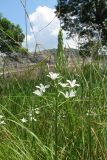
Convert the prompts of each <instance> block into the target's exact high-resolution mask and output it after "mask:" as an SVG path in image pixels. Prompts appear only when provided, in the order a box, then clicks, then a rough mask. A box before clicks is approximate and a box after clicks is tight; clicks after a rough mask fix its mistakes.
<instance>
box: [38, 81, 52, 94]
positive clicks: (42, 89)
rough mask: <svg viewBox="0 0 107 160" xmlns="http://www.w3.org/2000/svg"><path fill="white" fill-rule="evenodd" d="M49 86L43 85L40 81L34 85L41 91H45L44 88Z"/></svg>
mask: <svg viewBox="0 0 107 160" xmlns="http://www.w3.org/2000/svg"><path fill="white" fill-rule="evenodd" d="M49 87H50V85H49V84H48V85H46V86H45V85H43V84H41V83H40V86H36V88H39V89H40V91H41V92H45V89H46V88H49Z"/></svg>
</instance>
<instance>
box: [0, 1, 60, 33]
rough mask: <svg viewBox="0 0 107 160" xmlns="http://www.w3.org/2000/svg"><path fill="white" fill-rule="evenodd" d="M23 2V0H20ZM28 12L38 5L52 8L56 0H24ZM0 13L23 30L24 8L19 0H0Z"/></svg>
mask: <svg viewBox="0 0 107 160" xmlns="http://www.w3.org/2000/svg"><path fill="white" fill-rule="evenodd" d="M22 1H23V2H24V0H22ZM26 1H27V11H28V13H29V14H30V13H32V12H34V10H35V9H36V8H37V7H38V6H47V7H50V8H54V6H55V5H56V3H57V0H26ZM0 13H2V15H3V17H6V18H8V19H9V20H10V21H12V22H13V23H15V24H19V25H20V26H21V28H22V29H23V31H25V19H24V10H23V7H22V5H21V3H20V0H0Z"/></svg>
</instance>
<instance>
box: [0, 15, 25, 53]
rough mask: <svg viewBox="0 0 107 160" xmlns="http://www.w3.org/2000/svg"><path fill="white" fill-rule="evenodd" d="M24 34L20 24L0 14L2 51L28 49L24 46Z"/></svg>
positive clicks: (0, 44) (0, 45)
mask: <svg viewBox="0 0 107 160" xmlns="http://www.w3.org/2000/svg"><path fill="white" fill-rule="evenodd" d="M24 37H25V36H24V34H23V32H22V29H21V28H20V26H19V25H15V24H13V23H12V22H10V21H9V20H8V19H6V18H4V17H2V16H0V51H1V52H5V53H6V52H8V53H9V52H11V53H12V52H20V51H21V52H22V53H24V54H25V53H27V50H26V49H24V48H22V42H23V40H24Z"/></svg>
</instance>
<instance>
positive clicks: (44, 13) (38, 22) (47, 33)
mask: <svg viewBox="0 0 107 160" xmlns="http://www.w3.org/2000/svg"><path fill="white" fill-rule="evenodd" d="M54 12H55V10H54V9H51V8H48V7H47V6H43V7H42V6H39V7H38V8H37V9H36V10H35V11H34V12H33V13H32V14H30V15H29V18H30V22H31V23H32V26H33V31H34V33H35V35H36V39H37V43H39V44H41V45H42V46H43V47H44V48H56V47H57V35H58V31H59V29H60V23H59V20H58V19H57V17H56V18H55V19H54V17H55V13H54ZM52 19H54V20H53V22H52V23H51V24H50V25H49V26H47V27H46V28H45V29H43V30H42V31H40V30H41V29H42V28H44V26H46V25H47V24H48V23H50V21H51V20H52ZM39 31H40V32H39ZM65 37H66V34H65V33H64V41H65V39H66V38H65ZM27 40H28V46H29V50H30V51H34V49H35V44H36V42H35V39H34V35H33V32H32V30H31V29H30V31H29V34H28V35H27ZM68 43H69V45H70V46H71V47H73V48H75V46H76V43H75V42H74V41H73V40H68ZM23 45H24V46H25V42H24V43H23Z"/></svg>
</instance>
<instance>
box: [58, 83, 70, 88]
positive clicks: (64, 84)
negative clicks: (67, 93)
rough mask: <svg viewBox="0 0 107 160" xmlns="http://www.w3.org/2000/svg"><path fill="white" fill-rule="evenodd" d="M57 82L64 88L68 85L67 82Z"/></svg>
mask: <svg viewBox="0 0 107 160" xmlns="http://www.w3.org/2000/svg"><path fill="white" fill-rule="evenodd" d="M58 84H59V85H60V86H62V87H64V88H65V87H68V83H61V82H59V83H58Z"/></svg>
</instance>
